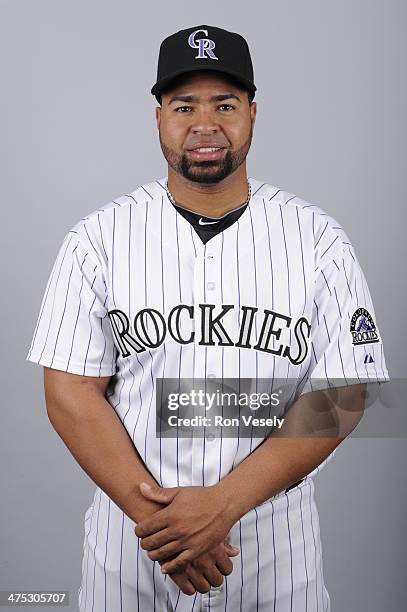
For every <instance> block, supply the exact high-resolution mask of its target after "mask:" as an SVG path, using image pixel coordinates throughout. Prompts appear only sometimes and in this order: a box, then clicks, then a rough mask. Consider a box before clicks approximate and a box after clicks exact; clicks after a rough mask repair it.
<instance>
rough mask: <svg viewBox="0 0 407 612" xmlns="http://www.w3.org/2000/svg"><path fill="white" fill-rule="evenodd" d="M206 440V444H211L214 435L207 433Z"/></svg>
mask: <svg viewBox="0 0 407 612" xmlns="http://www.w3.org/2000/svg"><path fill="white" fill-rule="evenodd" d="M206 439H207V440H208V442H212V441H213V440H214V439H215V435H214V434H213V433H208V434H207V436H206Z"/></svg>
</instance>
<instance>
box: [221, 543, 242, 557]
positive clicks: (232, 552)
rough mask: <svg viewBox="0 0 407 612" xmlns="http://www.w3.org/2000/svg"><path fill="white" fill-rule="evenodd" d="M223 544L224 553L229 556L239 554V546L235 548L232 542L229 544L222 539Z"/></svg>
mask: <svg viewBox="0 0 407 612" xmlns="http://www.w3.org/2000/svg"><path fill="white" fill-rule="evenodd" d="M224 546H225V550H226V553H227V554H228V555H229V557H236V556H237V555H239V554H240V548H237V547H236V546H232V544H229V542H228V541H227V540H225V541H224Z"/></svg>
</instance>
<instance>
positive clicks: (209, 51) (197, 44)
mask: <svg viewBox="0 0 407 612" xmlns="http://www.w3.org/2000/svg"><path fill="white" fill-rule="evenodd" d="M199 32H203V33H204V34H205V36H208V30H195V32H192V34H190V35H189V37H188V44H189V46H190V47H192V48H193V49H199V53H198V55H196V56H195V59H205V57H209V58H210V59H214V60H217V59H219V58H218V57H216V55H215V54H214V52H213V49H214V48H215V46H216V45H215V42H214V41H213V40H211V39H210V38H198V39H197V40H195V36H196V34H198V33H199ZM205 54H206V55H205Z"/></svg>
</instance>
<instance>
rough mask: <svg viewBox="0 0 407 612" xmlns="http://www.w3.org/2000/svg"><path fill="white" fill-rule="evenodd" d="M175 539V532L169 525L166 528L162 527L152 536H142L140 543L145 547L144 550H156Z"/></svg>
mask: <svg viewBox="0 0 407 612" xmlns="http://www.w3.org/2000/svg"><path fill="white" fill-rule="evenodd" d="M174 541H175V540H174V535H173V532H172V531H171V529H169V528H168V527H167V528H166V529H162V530H161V531H158V532H157V533H154V534H153V535H151V536H146V537H145V538H142V539H141V540H140V545H141V547H142V548H144V550H155V549H159V548H161V547H162V546H165V544H169V543H170V542H174Z"/></svg>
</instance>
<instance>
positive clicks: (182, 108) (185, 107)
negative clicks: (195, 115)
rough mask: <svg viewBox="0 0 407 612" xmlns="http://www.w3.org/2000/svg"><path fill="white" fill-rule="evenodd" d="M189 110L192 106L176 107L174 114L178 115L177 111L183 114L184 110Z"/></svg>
mask: <svg viewBox="0 0 407 612" xmlns="http://www.w3.org/2000/svg"><path fill="white" fill-rule="evenodd" d="M191 108H192V106H178V107H177V108H176V109H175V112H176V113H178V112H179V111H182V112H184V111H185V109H188V110H191Z"/></svg>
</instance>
